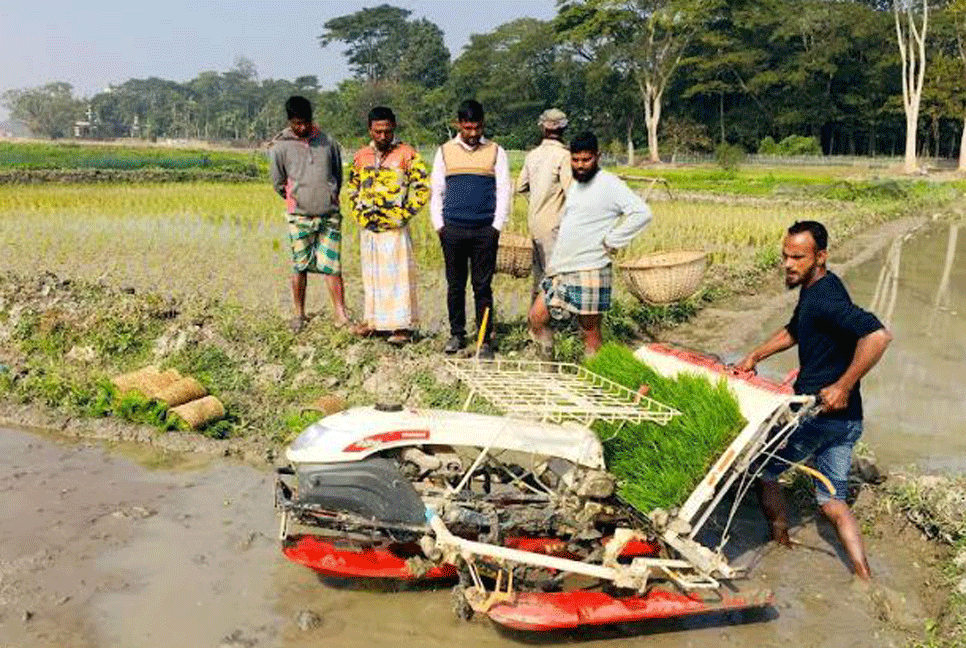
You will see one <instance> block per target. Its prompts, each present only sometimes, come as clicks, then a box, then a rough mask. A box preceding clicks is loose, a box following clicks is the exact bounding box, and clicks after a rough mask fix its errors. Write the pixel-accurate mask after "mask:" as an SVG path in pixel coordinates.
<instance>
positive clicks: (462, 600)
mask: <svg viewBox="0 0 966 648" xmlns="http://www.w3.org/2000/svg"><path fill="white" fill-rule="evenodd" d="M450 602H451V603H452V605H453V612H454V613H455V614H456V616H457V617H459V618H460V619H462V620H463V621H469V620H470V619H472V618H473V608H472V607H471V606H470V602H469V601H468V600H466V594H465V592H464V591H463V586H462V585H454V586H453V590H452V592H451V593H450Z"/></svg>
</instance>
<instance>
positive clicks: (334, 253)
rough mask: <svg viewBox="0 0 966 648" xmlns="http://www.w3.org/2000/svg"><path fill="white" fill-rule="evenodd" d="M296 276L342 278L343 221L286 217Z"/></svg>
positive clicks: (325, 217) (334, 216)
mask: <svg viewBox="0 0 966 648" xmlns="http://www.w3.org/2000/svg"><path fill="white" fill-rule="evenodd" d="M286 217H287V219H288V241H289V245H290V246H291V249H292V270H293V271H294V272H320V273H322V274H329V275H338V274H342V262H341V251H342V231H341V228H342V217H341V216H340V215H339V214H338V213H335V214H326V215H323V216H306V215H304V214H286Z"/></svg>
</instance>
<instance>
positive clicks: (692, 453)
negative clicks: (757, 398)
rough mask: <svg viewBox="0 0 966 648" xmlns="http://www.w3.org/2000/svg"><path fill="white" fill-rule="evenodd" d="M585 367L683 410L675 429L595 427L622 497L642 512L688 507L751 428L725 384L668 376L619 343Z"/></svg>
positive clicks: (695, 377) (648, 425)
mask: <svg viewBox="0 0 966 648" xmlns="http://www.w3.org/2000/svg"><path fill="white" fill-rule="evenodd" d="M585 364H586V365H587V368H588V369H590V370H591V371H593V372H595V373H598V374H600V375H602V376H604V377H606V378H609V379H611V380H613V381H615V382H618V383H620V384H622V385H624V386H625V387H627V388H628V389H633V390H635V391H636V390H637V389H639V388H640V387H641V385H647V386H648V387H649V391H648V395H649V396H650V397H651V398H654V399H655V400H657V401H659V402H661V403H664V404H665V405H669V406H671V407H673V408H675V409H676V410H678V411H679V412H681V415H680V416H676V417H674V418H673V419H672V420H671V422H670V423H668V424H667V425H658V424H656V423H641V424H637V425H631V424H626V425H624V426H623V427H620V428H618V427H617V426H615V425H614V424H612V423H597V424H595V425H594V431H596V432H597V434H598V435H600V438H601V439H602V440H603V441H604V458H605V460H606V461H607V467H608V469H609V470H610V471H611V472H612V473H614V476H615V477H617V479H618V494H619V495H620V497H621V498H623V499H624V500H625V501H626V502H627V503H628V504H630V505H631V506H633V507H634V508H636V509H637V510H638V511H641V512H642V513H650V512H651V511H653V510H654V509H656V508H662V509H665V510H668V509H670V508H672V507H675V506H680V505H681V504H682V503H683V502H684V500H685V499H687V497H688V495H690V494H691V491H693V490H694V487H695V486H697V484H698V482H700V481H701V479H703V478H704V476H705V474H706V473H707V472H708V469H709V468H710V467H711V464H712V463H714V461H715V460H716V459H717V458H718V457H719V456H720V455H721V453H722V452H724V450H725V448H727V447H728V444H729V443H731V441H732V440H733V439H734V438H735V436H736V435H737V434H738V432H739V431H740V430H741V427H742V426H743V425H744V424H745V422H744V419H743V418H742V416H741V411H740V409H739V407H738V401H737V399H736V398H735V396H734V394H732V393H731V391H730V390H729V389H728V386H727V384H726V383H725V382H724V380H721V381H720V382H718V383H712V382H711V381H709V380H708V379H707V378H705V377H703V376H698V375H696V374H695V375H691V374H683V375H681V376H678V377H677V378H674V379H671V378H666V377H664V376H661V375H660V374H658V373H656V372H655V371H654V370H652V369H651V368H650V367H648V366H647V365H645V364H643V363H642V362H640V361H639V360H637V359H636V358H635V357H634V354H633V353H632V352H631V351H630V350H629V349H628V348H626V347H624V346H621V345H619V344H613V343H611V344H607V345H605V346H604V347H603V348H602V349H601V350H600V351H599V352H598V353H597V354H596V355H595V356H594V357H592V358H590V359H589V360H588V361H587V362H586V363H585Z"/></svg>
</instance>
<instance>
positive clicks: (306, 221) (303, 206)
mask: <svg viewBox="0 0 966 648" xmlns="http://www.w3.org/2000/svg"><path fill="white" fill-rule="evenodd" d="M285 113H286V115H287V116H288V123H289V126H288V128H286V129H285V130H284V131H282V132H281V133H280V134H279V135H278V136H276V137H275V139H274V140H273V141H272V146H271V152H270V156H271V164H270V168H271V173H272V185H273V186H274V187H275V191H277V192H278V194H279V195H280V196H281V197H282V198H284V199H285V205H286V211H287V213H288V233H289V242H290V244H291V247H292V270H293V274H292V299H293V301H294V303H295V317H294V318H293V320H292V330H293V331H295V332H298V331H300V330H301V329H302V327H303V326H304V325H305V321H306V318H305V285H306V282H307V277H308V273H309V272H316V273H320V274H322V275H324V276H325V282H326V286H327V287H328V289H329V296H330V297H331V298H332V306H333V308H334V310H335V321H336V324H337V325H338V326H344V325H346V324H348V323H349V316H348V314H347V313H346V310H345V297H344V292H345V290H344V287H343V284H342V264H341V260H340V253H341V246H342V231H341V230H342V216H341V214H340V212H339V190H340V189H341V187H342V155H341V153H340V152H339V144H338V143H337V142H336V141H335V140H333V139H332V138H331V137H329V136H328V135H326V134H325V133H323V132H322V131H321V130H319V128H318V127H317V126H316V125H315V124H314V123H312V104H311V103H309V100H308V99H306V98H305V97H299V96H294V97H289V98H288V101H286V102H285Z"/></svg>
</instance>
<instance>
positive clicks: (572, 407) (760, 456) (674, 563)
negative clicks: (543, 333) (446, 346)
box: [424, 345, 815, 611]
mask: <svg viewBox="0 0 966 648" xmlns="http://www.w3.org/2000/svg"><path fill="white" fill-rule="evenodd" d="M635 355H636V357H637V358H638V359H640V360H642V361H643V362H645V363H646V364H648V365H649V366H651V367H652V368H653V369H654V370H656V371H658V372H659V373H660V374H662V375H665V376H668V377H673V376H676V375H677V374H679V373H696V374H700V375H705V376H707V377H708V378H710V379H711V380H714V381H716V380H721V379H724V380H725V381H726V382H727V383H728V386H729V387H730V388H731V390H732V392H733V393H734V394H735V396H736V397H737V399H738V402H739V405H740V408H741V413H742V415H743V416H744V418H745V420H746V424H745V426H744V428H743V429H742V430H741V431H740V432H739V433H738V435H737V436H736V437H735V439H734V440H733V441H732V443H731V444H730V445H729V446H728V448H727V449H726V450H725V451H724V452H723V453H722V454H721V456H720V457H719V458H718V459H717V461H716V462H715V463H714V465H713V466H712V467H711V469H710V470H709V471H708V473H707V475H706V476H705V477H704V478H703V479H702V481H701V482H700V483H699V484H698V486H697V487H696V488H695V489H694V491H693V492H692V493H691V494H690V496H689V497H688V498H687V500H686V501H685V502H684V504H683V505H682V506H681V507H680V509H679V510H677V511H676V512H674V513H673V514H669V513H668V512H665V511H661V510H657V511H653V512H651V513H650V514H649V515H647V516H646V517H647V519H648V521H649V523H650V526H651V527H652V529H653V530H654V531H656V532H657V533H658V534H659V535H660V538H661V539H662V540H663V541H664V542H665V543H666V544H667V545H668V546H669V547H670V548H672V549H673V550H674V551H675V552H676V553H677V554H678V555H679V558H656V557H635V558H633V559H632V560H631V561H630V564H625V563H620V562H618V560H617V559H618V557H619V556H620V555H621V552H622V551H623V549H624V547H625V546H627V545H628V543H629V542H631V541H633V540H638V539H639V540H645V539H646V538H645V537H644V535H643V534H642V533H641V531H638V530H635V529H618V530H617V532H615V534H614V536H613V537H612V538H611V539H610V540H609V541H608V542H607V544H606V545H605V550H604V557H603V560H602V561H601V563H600V564H592V563H587V562H580V561H576V560H569V559H566V558H560V557H556V556H550V555H541V554H537V553H532V552H529V551H522V550H519V549H512V548H507V547H502V546H496V545H491V544H486V543H482V542H476V541H471V540H466V539H464V538H460V537H458V536H455V535H454V534H452V533H451V532H450V531H449V530H448V529H447V528H446V525H445V524H444V523H443V521H442V520H441V519H440V518H439V516H438V515H436V516H433V517H432V518H431V519H430V526H431V527H432V529H433V531H434V533H435V544H434V546H433V547H425V548H424V549H428V550H430V551H433V552H434V553H436V554H437V555H441V556H442V557H443V560H445V561H446V562H449V563H450V564H457V562H458V560H459V559H462V561H463V562H464V564H466V565H467V567H468V570H469V572H470V576H471V578H472V581H473V583H472V585H471V587H470V588H469V589H470V592H468V598H470V602H471V605H472V606H473V607H474V608H475V609H477V611H486V610H487V609H489V608H490V607H491V606H492V605H494V604H496V603H499V602H502V601H507V600H510V598H511V597H512V587H513V570H512V567H513V565H515V564H520V565H531V566H535V567H540V568H545V569H552V570H558V571H561V572H567V573H572V574H580V575H584V576H589V577H592V578H597V579H601V580H604V581H610V582H612V583H613V584H614V585H615V586H617V587H619V588H627V589H631V590H636V591H638V592H644V591H645V588H646V587H647V585H648V582H649V580H651V577H652V576H663V577H666V578H667V579H669V580H671V581H672V582H674V583H675V584H677V585H678V586H679V587H681V588H682V589H683V590H685V591H694V590H715V589H717V588H719V587H720V583H719V580H718V579H719V578H721V579H729V580H730V579H733V578H736V577H739V576H740V575H741V572H740V570H737V569H735V568H733V567H732V566H731V565H729V564H728V561H727V559H726V558H725V557H724V554H723V549H724V546H725V544H726V543H727V542H728V531H729V529H730V526H731V522H732V520H733V519H734V516H735V514H736V511H737V506H738V504H739V503H740V501H741V499H742V497H743V496H744V495H745V493H747V491H748V489H749V488H750V487H751V486H752V484H753V483H754V480H755V478H756V477H757V476H758V475H759V474H760V473H761V471H762V469H763V467H764V465H765V463H766V461H767V460H768V459H769V458H771V457H773V456H774V454H775V452H776V451H777V449H778V448H779V447H781V445H782V444H783V443H784V441H785V439H786V438H787V437H788V435H789V434H791V432H792V430H794V428H795V427H796V426H797V425H798V424H799V423H800V422H801V421H802V420H803V419H804V418H806V417H808V416H810V415H812V413H813V411H814V407H815V399H814V397H812V396H795V395H793V394H791V393H789V391H788V390H787V388H785V387H781V386H778V385H775V384H773V383H769V382H767V381H765V380H762V379H760V378H757V377H756V376H751V375H748V374H744V375H742V374H737V373H736V372H734V371H733V370H732V369H730V368H728V367H725V366H724V365H721V364H718V363H715V362H714V361H712V360H710V359H709V358H707V357H706V356H701V355H698V354H691V353H688V352H680V351H677V350H674V349H670V348H667V347H662V346H660V345H650V346H643V347H641V348H640V349H638V350H637V352H636V353H635ZM446 366H447V369H449V370H450V371H451V372H452V373H453V374H454V375H456V376H457V377H458V378H459V379H461V380H462V381H464V382H465V383H466V384H467V385H468V386H469V388H470V397H469V398H468V399H467V403H466V404H467V406H468V405H469V403H470V401H471V400H472V398H473V397H474V396H476V395H479V396H482V397H484V398H485V399H486V400H488V401H489V402H490V403H491V404H492V405H494V406H495V407H497V408H499V409H502V410H503V411H504V413H505V414H507V415H509V416H511V417H513V416H516V417H525V418H531V419H532V418H538V419H542V420H551V421H555V422H564V421H566V420H568V419H570V420H576V421H578V422H579V423H580V424H583V425H586V426H590V425H591V424H592V423H593V422H594V421H596V420H605V421H621V420H627V421H633V422H639V421H644V420H651V421H655V422H657V423H660V424H664V423H667V422H668V421H669V420H670V419H671V417H673V416H676V415H678V414H679V413H678V412H677V411H675V410H673V409H671V408H669V407H667V406H665V405H662V404H660V403H657V402H656V401H653V400H652V399H649V398H647V397H646V396H644V395H643V392H634V391H632V390H628V389H626V388H625V387H623V386H621V385H617V384H616V383H612V382H611V381H608V380H606V379H604V378H602V377H600V376H597V375H596V374H593V373H591V372H589V371H586V370H585V369H583V368H581V367H577V366H576V365H567V364H563V363H537V362H529V363H528V362H524V361H478V360H449V361H447V364H446ZM588 382H589V387H588ZM511 429H512V426H504V427H503V430H506V431H511ZM502 433H503V432H502V431H501V432H499V433H498V434H502ZM511 433H512V432H511ZM495 442H496V438H494V439H493V441H492V442H491V444H492V443H495ZM488 452H489V446H487V447H484V448H483V449H482V451H481V452H480V454H479V455H478V456H477V457H476V459H475V461H474V462H473V465H472V466H471V467H470V469H469V470H468V471H467V472H466V476H465V477H464V479H463V483H461V484H460V486H458V487H457V488H455V489H452V491H451V493H450V494H451V495H452V494H454V493H456V492H458V491H459V489H460V488H462V487H463V486H464V485H465V481H466V479H468V478H469V476H470V475H472V474H473V472H474V471H475V470H476V468H478V467H479V465H480V463H481V462H482V461H483V460H484V458H485V457H486V456H487V454H488ZM490 459H492V457H491V458H490ZM488 460H489V459H488ZM521 483H522V479H521ZM736 484H737V489H736V496H735V498H734V503H733V504H732V506H731V509H730V511H729V516H728V519H727V522H726V523H725V525H724V530H723V532H722V534H721V541H720V543H719V544H718V545H717V546H716V547H714V548H709V547H707V546H705V545H703V544H701V543H699V542H698V541H697V540H696V536H697V535H698V533H699V531H700V530H701V529H702V528H703V527H704V525H705V524H706V523H707V521H708V518H709V517H710V515H711V513H712V512H713V511H714V510H715V509H716V508H717V506H718V505H719V504H720V503H721V501H722V499H723V498H724V496H725V494H726V493H727V492H728V491H729V490H730V489H731V487H732V486H734V485H736ZM477 558H485V559H488V560H489V561H491V562H496V563H497V564H500V565H502V566H503V568H504V569H506V571H507V577H506V579H505V580H506V582H505V584H504V579H503V577H502V571H501V572H500V577H499V578H498V579H497V585H496V589H495V590H494V591H492V592H490V593H487V592H486V590H485V588H484V586H483V581H482V579H481V578H480V576H479V573H478V571H477V568H476V565H475V560H476V559H477ZM503 588H505V589H503ZM474 598H475V601H474V600H473V599H474Z"/></svg>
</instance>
